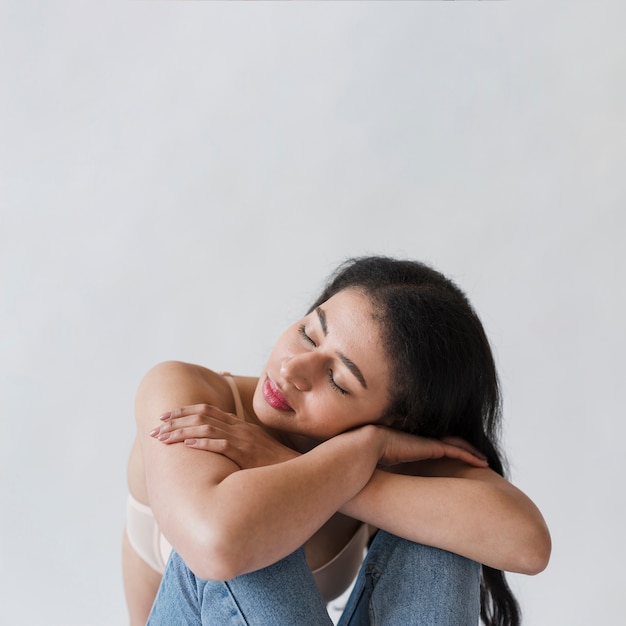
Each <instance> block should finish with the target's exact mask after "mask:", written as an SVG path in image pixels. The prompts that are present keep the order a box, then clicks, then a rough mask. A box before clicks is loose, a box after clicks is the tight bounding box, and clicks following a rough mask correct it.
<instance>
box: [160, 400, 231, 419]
mask: <svg viewBox="0 0 626 626" xmlns="http://www.w3.org/2000/svg"><path fill="white" fill-rule="evenodd" d="M189 415H208V416H212V417H218V418H219V417H223V418H224V419H225V420H230V421H237V420H238V419H239V418H238V417H237V416H236V415H234V414H233V413H227V412H226V411H222V409H220V408H219V407H216V406H214V405H212V404H190V405H188V406H183V407H179V408H176V409H171V410H170V411H167V412H165V413H163V414H162V415H161V416H160V417H159V419H160V420H161V421H162V422H165V421H170V420H173V419H177V418H181V417H187V416H189Z"/></svg>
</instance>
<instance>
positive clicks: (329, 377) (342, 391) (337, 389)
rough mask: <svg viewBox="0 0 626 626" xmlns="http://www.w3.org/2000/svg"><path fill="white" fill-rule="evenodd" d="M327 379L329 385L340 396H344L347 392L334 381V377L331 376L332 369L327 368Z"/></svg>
mask: <svg viewBox="0 0 626 626" xmlns="http://www.w3.org/2000/svg"><path fill="white" fill-rule="evenodd" d="M328 381H329V382H330V386H331V387H332V388H333V389H334V390H335V391H338V392H339V393H340V394H341V395H342V396H345V395H346V394H347V393H348V392H347V391H346V390H345V389H344V388H343V387H340V386H339V385H338V384H337V383H336V382H335V379H334V378H333V370H329V371H328Z"/></svg>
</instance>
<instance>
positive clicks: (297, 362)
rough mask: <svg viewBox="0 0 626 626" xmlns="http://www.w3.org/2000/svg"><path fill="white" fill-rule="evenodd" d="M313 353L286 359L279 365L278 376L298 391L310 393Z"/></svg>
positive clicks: (312, 377) (313, 366) (313, 364)
mask: <svg viewBox="0 0 626 626" xmlns="http://www.w3.org/2000/svg"><path fill="white" fill-rule="evenodd" d="M315 360H316V355H315V353H314V352H307V353H305V354H296V355H292V356H289V357H286V358H285V359H284V360H283V362H282V363H281V365H280V375H281V377H282V378H283V380H285V381H286V382H288V383H291V384H292V385H293V386H294V387H295V388H296V389H297V390H298V391H310V390H311V389H312V387H313V381H314V378H315V369H314V368H315Z"/></svg>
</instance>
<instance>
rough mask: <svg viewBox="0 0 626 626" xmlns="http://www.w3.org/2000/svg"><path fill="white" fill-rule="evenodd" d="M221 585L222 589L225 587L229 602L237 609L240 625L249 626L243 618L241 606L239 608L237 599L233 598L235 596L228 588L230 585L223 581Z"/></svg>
mask: <svg viewBox="0 0 626 626" xmlns="http://www.w3.org/2000/svg"><path fill="white" fill-rule="evenodd" d="M223 584H224V587H226V589H228V595H229V596H230V598H231V600H232V601H233V604H234V605H235V606H236V607H237V612H238V613H239V617H240V618H241V623H242V625H244V626H250V624H249V622H248V620H247V619H246V618H245V617H244V614H243V611H242V610H241V606H239V603H238V602H237V598H236V597H235V594H234V593H233V590H232V589H231V588H230V585H229V584H228V581H227V580H225V581H224V583H223Z"/></svg>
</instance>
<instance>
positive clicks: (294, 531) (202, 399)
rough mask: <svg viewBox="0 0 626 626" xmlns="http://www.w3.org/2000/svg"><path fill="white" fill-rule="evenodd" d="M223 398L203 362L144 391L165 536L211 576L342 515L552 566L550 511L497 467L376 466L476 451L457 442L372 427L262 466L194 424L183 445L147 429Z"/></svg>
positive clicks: (284, 547)
mask: <svg viewBox="0 0 626 626" xmlns="http://www.w3.org/2000/svg"><path fill="white" fill-rule="evenodd" d="M218 396H219V393H218V391H217V390H216V389H214V388H213V387H212V385H211V384H209V382H208V379H207V377H206V376H205V375H203V373H202V368H198V367H196V366H190V365H185V364H181V363H165V364H162V365H160V366H157V367H156V368H154V369H153V370H152V371H151V372H150V373H149V374H148V375H147V376H146V378H145V379H144V381H143V383H142V385H141V387H140V390H139V393H138V397H137V411H136V413H137V422H138V428H139V432H140V437H141V440H142V445H143V448H144V456H145V463H146V473H147V484H148V491H149V497H150V503H151V506H152V508H153V510H154V514H155V517H156V519H157V522H158V524H159V526H160V528H161V529H162V531H163V533H164V534H165V536H166V537H167V538H168V540H169V541H170V543H171V544H172V545H173V546H174V548H175V549H176V550H177V551H178V552H179V554H181V556H182V557H183V559H184V560H185V562H186V563H187V564H188V565H189V567H190V568H191V569H192V571H194V573H196V574H197V575H199V576H200V577H201V578H214V579H228V578H232V577H234V576H237V575H239V574H242V573H245V572H249V571H253V570H256V569H259V568H261V567H264V566H266V565H269V564H271V563H273V562H276V561H277V560H279V559H280V558H283V557H284V556H286V555H287V554H289V553H290V552H292V551H293V550H295V549H296V548H298V547H299V546H301V545H302V544H303V543H304V542H305V541H307V539H309V538H310V537H311V536H312V535H313V534H314V533H315V532H316V531H317V530H318V529H319V528H320V527H321V526H322V525H323V524H324V523H325V522H326V521H327V520H328V519H329V518H330V517H331V516H332V515H333V514H334V513H336V512H337V511H340V512H342V513H344V514H346V515H348V516H351V517H353V518H355V519H359V520H362V521H364V522H367V523H369V524H371V525H373V526H376V527H378V528H382V529H384V530H387V531H389V532H392V533H394V534H397V535H399V536H401V537H404V538H406V539H410V540H412V541H416V542H421V543H425V544H428V545H433V546H436V547H439V548H443V549H446V550H449V551H452V552H455V553H458V554H461V555H463V556H467V557H468V558H472V559H474V560H477V561H479V562H481V563H484V564H486V565H489V566H491V567H494V568H497V569H504V570H508V571H514V572H521V573H537V572H539V571H541V570H542V569H544V567H545V566H546V564H547V560H548V558H549V553H550V536H549V533H548V531H547V528H546V525H545V522H544V521H543V518H542V517H541V514H540V513H539V511H538V510H537V508H536V507H535V506H534V504H533V503H532V502H531V501H530V500H529V499H528V498H527V497H526V496H525V495H524V494H523V493H522V492H521V491H519V490H518V489H516V488H515V487H513V486H512V485H511V484H510V483H508V482H507V481H505V480H504V479H503V478H501V477H500V476H498V475H497V474H495V473H494V472H492V471H491V470H489V469H488V468H484V467H483V468H481V467H471V466H470V465H467V464H466V463H464V462H462V461H460V460H458V459H449V458H441V459H438V460H431V461H422V462H421V463H419V464H417V466H418V467H419V468H420V471H421V473H422V474H423V475H421V476H414V475H401V474H395V473H391V472H387V471H382V470H380V469H376V467H377V465H378V463H379V462H387V463H389V464H394V463H398V462H400V461H407V460H411V455H416V454H417V456H414V457H413V459H414V460H417V457H420V458H428V457H429V456H433V457H438V456H445V455H446V454H460V455H461V456H463V455H464V454H465V455H466V453H464V452H463V451H461V452H458V450H457V449H456V448H454V446H453V447H452V448H450V447H449V446H448V447H445V446H443V447H442V444H440V443H438V442H434V443H433V442H432V441H429V440H423V439H421V438H417V437H415V438H413V437H412V436H410V435H405V434H403V433H396V432H391V431H390V430H389V429H385V428H379V427H376V426H368V427H362V428H358V429H356V430H354V431H350V432H347V433H343V434H341V435H338V436H336V437H333V438H332V439H330V440H328V441H326V442H324V443H322V444H320V445H318V446H317V447H315V448H314V449H313V450H311V451H309V452H307V453H306V454H302V455H294V457H293V458H290V459H288V460H285V458H286V457H285V453H284V446H282V445H281V444H278V443H276V451H275V458H276V459H277V462H275V463H270V462H268V461H267V459H268V458H271V455H272V453H271V450H268V449H267V447H266V448H264V450H263V454H262V455H259V457H258V458H261V457H262V458H263V459H265V460H264V461H263V465H262V466H255V465H246V464H245V463H243V462H242V458H241V454H237V453H236V451H235V450H234V448H233V447H232V445H231V448H230V451H229V448H228V447H226V448H223V447H222V448H220V449H221V450H222V452H221V453H216V452H213V451H209V450H210V449H213V448H212V447H209V446H207V447H200V449H194V448H192V447H189V446H186V445H183V444H182V443H180V441H183V440H184V432H183V434H180V433H178V439H176V438H175V437H173V438H172V439H173V440H174V441H178V442H179V443H175V444H174V445H163V444H162V443H161V442H160V441H158V440H156V439H154V438H153V437H150V436H149V434H148V433H149V431H150V430H151V429H152V428H153V427H154V426H155V422H157V421H158V419H157V417H158V415H159V414H161V413H163V412H165V411H168V410H170V409H171V408H172V407H175V406H185V405H189V404H198V403H207V404H217V403H218V402H217V399H218ZM207 411H210V407H207ZM220 413H221V414H223V412H221V411H220V412H218V413H217V414H216V415H217V417H216V418H215V419H218V418H219V414H220ZM212 419H213V418H212ZM229 428H230V427H229V426H228V424H225V425H224V428H223V429H222V430H221V431H220V434H219V437H220V438H221V440H222V441H226V442H228V440H229V434H228V433H229ZM183 431H184V429H183ZM190 432H192V433H195V432H196V431H190ZM193 436H194V437H195V436H196V435H195V434H194V435H193ZM210 436H211V435H208V437H210ZM231 439H232V441H230V443H231V444H232V443H233V442H234V441H235V440H236V439H235V437H234V436H233V437H232V438H231ZM248 439H249V440H248V444H247V445H249V444H250V438H248ZM252 439H253V438H252ZM266 443H267V442H264V445H265V444H266ZM424 446H426V452H424ZM421 455H424V456H421ZM254 456H255V455H254V454H252V455H247V457H249V458H252V457H254ZM287 456H289V455H287ZM466 458H467V457H466ZM242 468H243V469H242Z"/></svg>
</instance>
